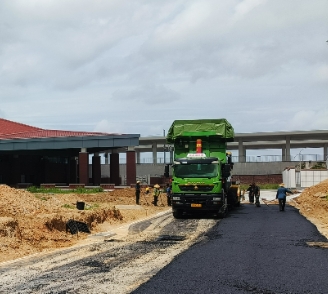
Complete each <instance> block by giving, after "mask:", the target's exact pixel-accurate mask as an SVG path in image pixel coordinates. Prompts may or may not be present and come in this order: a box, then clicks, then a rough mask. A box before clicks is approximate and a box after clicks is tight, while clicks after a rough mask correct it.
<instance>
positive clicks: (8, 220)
mask: <svg viewBox="0 0 328 294" xmlns="http://www.w3.org/2000/svg"><path fill="white" fill-rule="evenodd" d="M160 198H161V200H162V201H159V204H160V205H159V206H157V207H155V206H153V205H152V204H151V201H152V197H151V194H150V195H149V196H147V197H145V194H144V193H143V192H142V193H141V201H140V202H141V203H140V206H135V190H134V189H133V188H120V189H115V190H113V191H108V192H101V193H94V194H75V193H70V194H50V193H48V194H32V193H30V192H28V191H26V190H22V189H14V188H10V187H8V186H6V185H0V262H4V261H9V260H13V259H16V258H19V257H23V256H27V255H31V254H35V253H38V252H44V251H50V250H54V249H57V248H61V247H69V246H72V245H74V244H76V243H78V242H81V241H83V240H85V239H86V238H87V237H88V234H87V233H81V232H79V233H78V234H71V233H70V232H69V231H66V223H67V221H68V220H70V219H73V220H76V221H81V222H84V223H86V224H87V226H88V228H89V229H90V231H91V233H92V234H95V233H98V232H106V231H108V230H110V229H111V228H115V227H117V226H121V225H122V224H125V223H128V222H132V221H135V220H139V219H143V218H146V217H149V216H150V215H153V214H156V213H158V212H161V211H163V210H167V209H169V207H168V206H167V203H166V196H165V195H164V193H163V194H162V196H161V197H160ZM77 202H84V203H85V209H84V210H78V209H77V208H76V204H77ZM289 204H290V205H293V206H294V207H296V208H297V209H299V211H300V213H301V214H302V215H304V216H305V217H306V218H307V219H308V220H309V221H311V222H312V223H313V224H315V225H316V226H317V228H318V230H319V231H320V232H321V233H322V234H323V235H324V236H326V237H327V238H328V180H326V181H323V182H321V183H320V184H318V185H315V186H312V187H310V188H307V189H305V190H304V191H303V192H302V193H301V194H300V196H298V197H297V198H294V199H293V200H290V201H289ZM120 205H130V206H128V207H123V209H122V206H120ZM118 208H120V209H118Z"/></svg>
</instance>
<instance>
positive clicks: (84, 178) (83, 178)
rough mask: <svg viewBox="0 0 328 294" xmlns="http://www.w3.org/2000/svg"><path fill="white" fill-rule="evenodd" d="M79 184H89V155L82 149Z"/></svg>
mask: <svg viewBox="0 0 328 294" xmlns="http://www.w3.org/2000/svg"><path fill="white" fill-rule="evenodd" d="M79 184H84V185H88V184H89V153H88V152H87V149H86V148H81V152H80V153H79Z"/></svg>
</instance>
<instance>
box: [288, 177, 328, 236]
mask: <svg viewBox="0 0 328 294" xmlns="http://www.w3.org/2000/svg"><path fill="white" fill-rule="evenodd" d="M289 204H290V205H293V206H294V207H296V208H297V209H299V212H300V213H301V214H302V215H303V216H305V217H306V218H307V219H308V220H309V221H310V222H312V223H313V224H314V225H315V226H316V227H317V228H318V230H319V232H320V233H321V234H322V235H324V236H325V237H326V238H328V180H325V181H322V182H321V183H319V184H317V185H314V186H312V187H309V188H306V189H304V191H303V192H302V193H301V194H300V195H299V196H298V197H296V198H294V199H292V200H291V201H289Z"/></svg>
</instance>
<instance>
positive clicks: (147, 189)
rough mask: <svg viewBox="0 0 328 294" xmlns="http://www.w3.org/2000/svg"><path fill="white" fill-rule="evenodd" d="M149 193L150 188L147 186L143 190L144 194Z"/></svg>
mask: <svg viewBox="0 0 328 294" xmlns="http://www.w3.org/2000/svg"><path fill="white" fill-rule="evenodd" d="M149 192H150V188H149V186H147V187H146V189H145V194H149Z"/></svg>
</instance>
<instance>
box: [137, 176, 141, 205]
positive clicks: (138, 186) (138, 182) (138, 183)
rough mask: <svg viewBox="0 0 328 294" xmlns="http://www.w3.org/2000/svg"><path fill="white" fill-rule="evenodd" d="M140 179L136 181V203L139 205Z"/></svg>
mask: <svg viewBox="0 0 328 294" xmlns="http://www.w3.org/2000/svg"><path fill="white" fill-rule="evenodd" d="M140 190H141V187H140V181H137V183H136V204H137V205H139V200H140Z"/></svg>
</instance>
